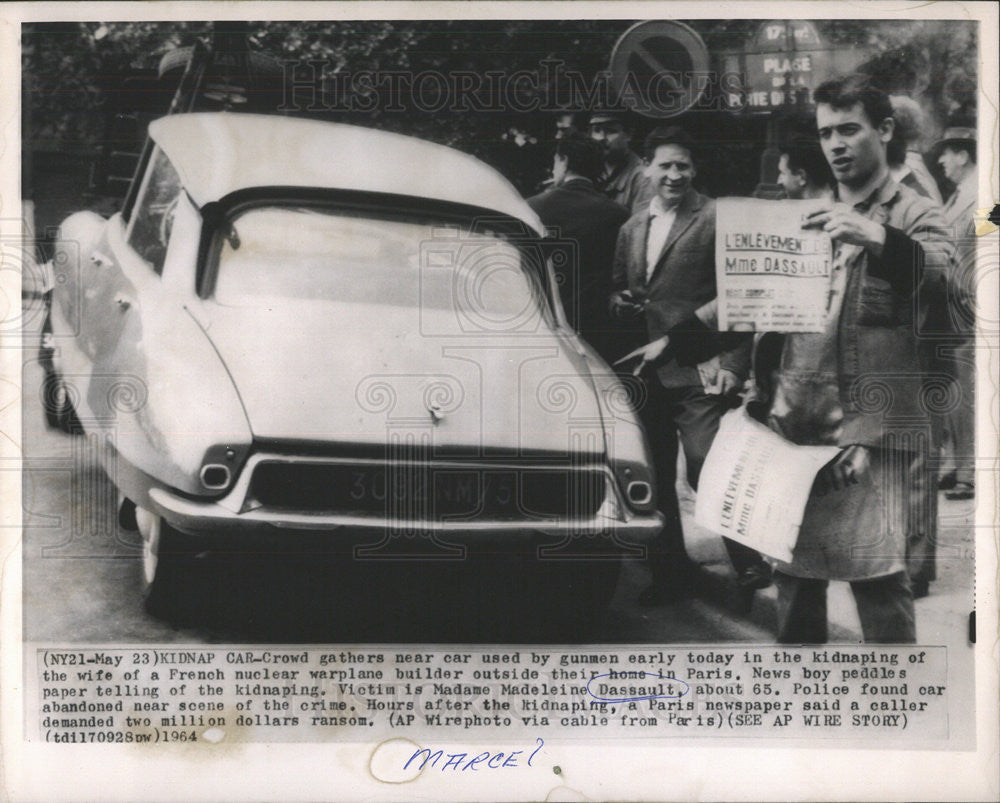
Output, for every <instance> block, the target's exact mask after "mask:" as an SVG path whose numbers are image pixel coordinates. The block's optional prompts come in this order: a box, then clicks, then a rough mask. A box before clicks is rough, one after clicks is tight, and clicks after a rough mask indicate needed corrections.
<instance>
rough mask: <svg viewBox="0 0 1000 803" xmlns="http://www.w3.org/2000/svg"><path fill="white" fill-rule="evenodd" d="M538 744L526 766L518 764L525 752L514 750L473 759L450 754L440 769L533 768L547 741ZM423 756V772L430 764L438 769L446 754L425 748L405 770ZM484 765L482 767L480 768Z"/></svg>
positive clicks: (480, 755) (405, 765) (540, 739)
mask: <svg viewBox="0 0 1000 803" xmlns="http://www.w3.org/2000/svg"><path fill="white" fill-rule="evenodd" d="M535 741H536V742H537V743H538V747H536V748H535V749H534V750H532V751H531V755H530V756H528V758H527V759H526V760H525V763H524V764H519V763H518V756H520V755H523V754H524V752H525V751H524V750H512V751H511V752H509V753H506V754H504V753H493V752H491V751H489V750H487V751H485V752H483V753H479V754H478V755H476V756H473V757H472V758H469V753H449V754H448V757H447V760H446V761H445V762H444V764H442V765H441V767H440V769H441V771H442V772H444V771H445V770H446V769H448V768H449V767H450V768H451V769H452V770H454V771H456V772H458V771H461V772H465V771H466V770H472V771H474V772H475V771H478V770H479V769H485V768H488V769H491V770H501V769H511V768H512V767H523V766H525V765H527V766H529V767H530V766H531V760H532V759H533V758H534V757H535V754H536V753H537V752H538V751H539V750H541V749H542V747H543V746H544V745H545V740H544V739H542V738H541V737H539V738H537V739H535ZM421 754H423V757H424V760H423V761H422V762H421V763H420V769H421V770H422V769H423V768H424V767H426V766H427V764H428V763H430V765H431V766H432V767H435V768H436V767H437V763H438V760H439V759H441V758H442V757H443V756H444V755H445V754H444V751H442V750H437V751H435V752H432V751H431V749H430V748H429V747H424V748H422V749H420V750H417V751H416V752H414V754H413V755H412V756H410V758H409V760H408V761H407V762H406V763H405V764H404V765H403V769H404V770H405V769H409V768H410V764H412V763H413V762H414V761H415V760H416V759H417V758H418V756H420V755H421ZM480 765H482V766H480Z"/></svg>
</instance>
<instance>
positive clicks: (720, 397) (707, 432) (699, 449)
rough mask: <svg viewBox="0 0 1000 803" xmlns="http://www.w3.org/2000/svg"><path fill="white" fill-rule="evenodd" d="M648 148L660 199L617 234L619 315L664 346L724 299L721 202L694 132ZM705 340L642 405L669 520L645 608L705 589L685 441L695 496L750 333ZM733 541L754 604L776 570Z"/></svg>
mask: <svg viewBox="0 0 1000 803" xmlns="http://www.w3.org/2000/svg"><path fill="white" fill-rule="evenodd" d="M645 150H646V160H647V168H646V175H647V176H648V178H649V183H650V185H651V186H652V188H653V189H654V191H655V192H656V195H655V196H654V197H653V199H652V200H651V201H650V202H648V203H647V204H646V205H645V206H644V207H642V208H640V209H639V211H638V212H636V214H634V215H633V216H632V217H631V218H630V219H629V221H628V222H627V223H626V224H625V225H624V226H623V227H622V230H621V232H620V233H619V235H618V244H617V247H616V249H615V261H614V272H613V277H612V282H613V284H614V287H615V291H616V292H615V293H614V294H613V295H612V299H611V312H612V316H613V317H615V318H616V319H618V320H619V321H621V322H622V325H623V326H631V327H632V328H641V329H642V330H643V332H642V335H643V336H644V338H645V339H646V340H649V341H655V340H657V339H658V338H661V337H662V336H663V335H664V334H666V333H667V332H668V331H670V330H671V328H672V327H674V326H675V325H676V324H678V323H679V322H681V321H684V320H686V319H688V318H689V317H690V316H691V315H692V314H693V313H694V312H695V311H696V310H697V309H699V308H700V307H702V306H703V305H705V304H707V303H709V302H710V301H712V299H714V298H715V295H716V289H715V202H714V201H713V200H712V199H710V198H706V197H705V196H704V195H701V194H700V193H698V192H696V191H695V190H694V188H693V187H692V186H691V183H692V180H693V179H694V177H695V164H694V160H693V157H692V151H693V150H694V143H693V141H692V140H691V138H690V137H689V136H688V134H687V133H686V132H685V131H683V130H682V129H680V128H678V127H677V126H670V127H661V128H657V129H656V130H655V131H653V132H652V133H651V134H650V135H649V137H648V138H647V139H646V148H645ZM696 340H697V342H696V343H692V344H691V346H692V348H689V349H686V352H687V353H686V354H685V355H682V358H681V359H671V360H669V361H668V362H666V363H665V364H663V365H662V366H660V367H658V368H657V369H656V370H655V372H650V375H649V376H648V378H647V380H646V383H645V389H646V394H645V399H644V400H643V403H642V404H641V405H640V406H639V415H640V417H641V418H642V422H643V426H644V427H645V428H646V435H647V438H648V439H649V443H650V448H651V450H652V452H653V462H654V465H655V468H656V475H657V494H658V498H659V505H660V510H661V511H662V512H663V514H664V518H665V525H664V528H663V530H662V531H661V533H660V534H659V535H658V536H657V538H656V540H655V541H654V542H653V543H652V544H651V545H650V546H649V565H650V569H651V570H652V573H653V582H652V584H651V585H650V586H649V587H648V588H646V589H645V590H644V591H643V592H642V593H641V594H640V596H639V603H640V604H641V605H659V604H665V603H668V602H673V601H675V600H678V599H681V598H684V597H688V596H692V595H693V594H694V593H695V592H696V591H697V588H696V586H697V578H698V576H699V573H698V571H697V567H696V566H695V565H693V564H692V562H691V560H690V558H689V557H688V555H687V552H686V551H685V548H684V535H683V531H682V529H681V521H680V510H679V504H678V500H677V491H676V479H677V450H678V441H679V442H680V445H681V446H683V449H684V456H685V458H686V464H687V475H688V481H689V482H690V484H691V486H692V487H693V488H696V487H697V484H698V475H699V473H700V472H701V466H702V464H703V463H704V461H705V456H706V455H707V454H708V449H709V446H711V443H712V440H713V438H714V437H715V433H716V432H717V431H718V427H719V420H720V419H721V417H722V415H723V413H725V412H726V410H727V409H729V407H730V406H731V405H730V401H731V400H732V399H733V398H734V397H735V395H736V393H737V392H738V391H739V390H740V388H741V387H742V385H743V382H744V380H745V379H746V377H747V373H748V371H749V363H750V347H751V336H750V335H742V334H740V335H735V336H733V335H730V334H726V335H720V334H719V333H712V332H708V331H705V332H703V333H701V334H698V335H697V336H696ZM694 347H697V350H698V351H699V356H698V358H697V360H693V361H691V362H686V361H685V360H684V359H683V357H687V356H690V352H691V351H693V350H694ZM695 363H697V364H695ZM725 543H726V548H727V550H728V552H729V555H730V559H731V560H732V562H733V566H734V568H735V569H736V572H737V578H738V579H737V583H738V588H739V590H740V591H741V592H743V594H742V596H743V597H744V599H743V600H742V601H743V604H744V605H748V604H749V602H750V601H751V600H752V597H753V593H754V591H755V590H757V589H759V588H763V587H765V586H767V585H770V571H769V568H768V567H767V565H766V564H765V563H764V562H763V561H762V559H761V557H760V556H759V555H758V554H757V553H756V552H754V551H753V550H751V549H748V548H747V547H744V546H742V545H741V544H737V543H736V542H733V541H728V540H727V541H726V542H725Z"/></svg>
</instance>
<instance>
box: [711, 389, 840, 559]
mask: <svg viewBox="0 0 1000 803" xmlns="http://www.w3.org/2000/svg"><path fill="white" fill-rule="evenodd" d="M839 452H840V449H839V448H838V447H836V446H796V445H795V444H792V443H789V442H788V441H786V440H785V439H784V438H782V437H781V436H780V435H777V434H776V433H774V432H772V431H771V430H769V429H768V428H767V427H765V426H764V425H763V424H758V423H757V422H756V421H754V420H753V419H752V418H750V416H749V415H747V414H746V410H745V409H744V408H740V409H739V410H733V411H732V412H730V413H728V414H727V415H725V416H723V418H722V421H720V422H719V436H717V438H716V440H715V441H714V442H713V444H712V448H711V449H710V450H709V452H708V457H707V458H706V459H705V465H704V466H703V467H702V473H701V481H700V483H699V485H698V497H697V500H696V502H695V509H694V518H695V521H696V522H697V523H698V524H700V525H701V526H702V527H707V528H708V529H709V530H711V531H712V532H715V533H718V534H719V535H723V536H725V537H726V538H731V539H733V540H734V541H739V542H740V543H741V544H746V545H747V546H749V547H753V548H754V549H756V550H757V551H758V552H761V553H763V554H764V555H768V556H769V557H772V558H777V559H778V560H783V561H786V562H788V561H791V559H792V550H793V549H794V548H795V541H796V539H797V538H798V534H799V526H800V525H801V524H802V516H803V514H804V513H805V509H806V503H807V502H808V501H809V493H810V491H811V489H812V486H813V481H814V480H815V478H816V474H817V472H818V471H819V470H820V469H821V468H822V467H823V466H824V465H826V464H827V463H829V462H830V461H831V460H833V458H834V457H836V456H837V454H838V453H839ZM777 466H780V467H781V468H780V470H776V467H777Z"/></svg>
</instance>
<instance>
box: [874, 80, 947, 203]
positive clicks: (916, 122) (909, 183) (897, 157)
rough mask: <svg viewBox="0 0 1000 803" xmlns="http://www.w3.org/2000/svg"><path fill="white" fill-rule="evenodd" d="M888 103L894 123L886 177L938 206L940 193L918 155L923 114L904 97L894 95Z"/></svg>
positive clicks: (914, 103) (922, 158)
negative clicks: (890, 177) (889, 103)
mask: <svg viewBox="0 0 1000 803" xmlns="http://www.w3.org/2000/svg"><path fill="white" fill-rule="evenodd" d="M889 100H890V102H891V103H892V119H893V120H895V121H896V130H895V135H894V136H893V139H892V142H890V143H889V148H888V151H887V156H888V159H889V173H890V175H891V176H892V178H893V181H896V182H898V183H900V184H902V185H903V186H905V187H909V188H910V189H911V190H913V191H914V192H916V193H917V195H923V196H924V197H925V198H929V199H930V200H931V201H933V202H934V203H936V204H940V203H941V193H940V191H939V190H938V186H937V182H936V181H935V180H934V177H933V176H932V175H931V172H930V170H928V169H927V165H926V164H924V157H923V154H921V153H920V139H921V135H922V134H923V127H924V113H923V110H922V109H921V108H920V104H919V103H917V102H916V101H915V100H914V99H913V98H909V97H907V96H906V95H893V96H892V97H891V98H890V99H889Z"/></svg>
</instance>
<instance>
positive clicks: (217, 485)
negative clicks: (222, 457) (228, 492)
mask: <svg viewBox="0 0 1000 803" xmlns="http://www.w3.org/2000/svg"><path fill="white" fill-rule="evenodd" d="M232 478H233V474H232V472H231V471H230V470H229V466H227V465H223V464H222V463H206V464H205V465H203V466H202V467H201V474H200V479H201V484H202V485H203V486H204V487H205V488H208V489H209V490H210V491H221V490H223V489H224V488H228V487H229V483H230V481H231V480H232Z"/></svg>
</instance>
